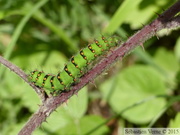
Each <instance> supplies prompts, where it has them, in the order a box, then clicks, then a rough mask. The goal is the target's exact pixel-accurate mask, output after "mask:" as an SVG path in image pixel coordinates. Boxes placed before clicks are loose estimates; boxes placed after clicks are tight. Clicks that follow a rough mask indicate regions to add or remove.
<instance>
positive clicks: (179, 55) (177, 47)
mask: <svg viewBox="0 0 180 135" xmlns="http://www.w3.org/2000/svg"><path fill="white" fill-rule="evenodd" d="M174 52H175V55H176V57H177V59H178V62H179V63H180V38H178V40H177V42H176V45H175V49H174Z"/></svg>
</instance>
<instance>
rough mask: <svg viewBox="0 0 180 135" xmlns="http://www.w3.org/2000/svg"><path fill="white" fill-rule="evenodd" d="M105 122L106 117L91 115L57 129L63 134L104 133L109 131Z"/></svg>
mask: <svg viewBox="0 0 180 135" xmlns="http://www.w3.org/2000/svg"><path fill="white" fill-rule="evenodd" d="M104 122H105V119H103V118H101V117H99V116H95V115H89V116H85V117H83V118H82V119H80V120H76V121H74V122H72V123H69V124H68V125H67V126H66V127H64V128H62V129H60V130H59V131H57V133H58V134H62V135H84V134H91V135H103V134H107V133H108V131H109V130H108V127H107V126H106V125H105V124H103V123H104Z"/></svg>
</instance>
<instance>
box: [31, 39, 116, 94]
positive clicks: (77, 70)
mask: <svg viewBox="0 0 180 135" xmlns="http://www.w3.org/2000/svg"><path fill="white" fill-rule="evenodd" d="M117 42H118V40H117V39H116V37H109V38H105V37H104V36H102V37H101V39H99V40H94V43H92V44H88V46H87V47H86V48H83V49H81V50H80V52H79V53H78V54H76V55H75V56H72V57H71V59H70V61H69V62H68V63H67V64H66V65H65V67H64V69H63V70H62V71H61V72H59V73H58V74H57V75H53V74H45V73H44V72H43V71H37V70H34V71H32V72H31V73H30V75H29V80H30V81H31V82H33V83H34V84H35V85H36V86H37V87H41V88H45V89H47V90H48V92H50V93H56V94H57V93H60V92H63V91H66V90H68V89H69V88H70V86H71V85H73V84H74V83H76V82H77V81H78V78H80V77H81V76H83V75H84V74H85V73H86V72H87V71H88V70H89V69H90V68H92V65H93V64H95V63H96V62H97V60H99V59H100V58H101V57H103V55H104V54H105V52H107V51H109V50H110V49H111V48H112V47H115V46H117Z"/></svg>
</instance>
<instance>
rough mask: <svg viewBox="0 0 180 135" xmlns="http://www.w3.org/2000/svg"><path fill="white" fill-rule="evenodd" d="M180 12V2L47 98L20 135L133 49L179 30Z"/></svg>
mask: <svg viewBox="0 0 180 135" xmlns="http://www.w3.org/2000/svg"><path fill="white" fill-rule="evenodd" d="M178 12H180V1H178V2H177V3H175V4H174V5H173V6H172V7H171V8H169V9H168V10H166V11H165V12H164V13H163V14H162V15H159V17H158V18H157V19H155V20H154V21H153V22H152V23H150V24H149V25H146V26H145V27H144V28H143V29H141V30H140V31H139V32H137V33H136V34H134V35H133V36H132V37H130V38H129V39H128V40H127V42H125V43H124V44H122V45H121V46H120V47H118V48H117V49H116V50H113V51H112V52H111V54H109V55H108V56H107V57H105V58H103V59H102V60H101V62H100V63H98V64H97V65H96V66H95V67H94V68H93V69H91V70H90V71H89V72H88V73H86V74H85V75H84V76H83V77H81V78H80V82H79V83H77V84H75V85H74V86H72V87H71V90H70V91H68V92H66V93H62V94H60V95H59V96H56V97H49V98H47V99H46V100H45V101H44V103H43V105H41V106H40V108H39V110H38V111H37V112H36V113H35V114H34V115H33V116H32V117H31V118H30V120H29V121H28V122H27V123H26V125H25V126H24V127H23V128H22V130H21V131H20V132H19V135H30V134H31V133H32V132H33V131H34V130H35V129H36V128H37V127H38V126H40V125H41V123H42V122H44V121H45V120H46V118H47V117H48V116H49V115H50V114H51V113H52V112H53V111H54V110H55V109H56V108H57V107H58V106H60V105H61V104H62V103H64V102H65V101H67V100H68V99H69V98H70V97H71V96H72V95H73V94H74V93H77V92H78V91H79V90H80V89H81V88H82V87H83V86H85V85H86V84H87V83H88V82H90V81H92V80H93V79H95V78H96V77H97V76H98V75H99V74H101V73H102V72H103V71H104V70H105V69H107V68H108V67H109V66H110V65H112V63H114V62H115V61H117V60H119V59H122V58H124V56H125V55H126V54H128V53H129V52H130V51H131V50H132V49H134V48H135V47H137V46H138V45H142V44H143V43H144V42H145V41H146V40H148V39H150V38H151V37H152V36H155V35H156V33H157V32H158V31H159V30H161V29H163V28H168V29H171V28H178V27H180V16H177V17H175V15H176V14H177V13H178Z"/></svg>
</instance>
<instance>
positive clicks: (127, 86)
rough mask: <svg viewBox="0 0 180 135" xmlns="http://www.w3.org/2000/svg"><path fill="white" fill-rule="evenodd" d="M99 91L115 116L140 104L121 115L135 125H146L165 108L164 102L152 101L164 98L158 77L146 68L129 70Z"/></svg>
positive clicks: (161, 82) (163, 91)
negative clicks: (158, 96)
mask: <svg viewBox="0 0 180 135" xmlns="http://www.w3.org/2000/svg"><path fill="white" fill-rule="evenodd" d="M100 89H101V91H102V92H103V98H104V99H105V100H107V102H108V103H109V104H110V106H111V107H112V108H113V110H114V111H115V112H116V113H120V112H122V111H125V109H127V108H128V107H130V106H132V105H133V104H135V103H138V102H142V103H141V104H138V105H136V106H134V107H131V108H129V109H128V110H126V111H125V112H124V113H123V114H122V116H123V117H124V118H125V119H127V120H129V121H131V122H133V123H137V124H138V123H142V124H144V123H147V122H150V121H151V120H152V119H153V117H154V116H155V115H157V114H158V112H159V111H161V109H162V108H163V107H164V106H165V104H166V102H165V100H164V99H162V98H155V97H154V96H156V95H161V94H166V87H165V83H164V82H163V79H162V77H161V75H160V74H159V73H158V72H157V71H156V70H154V69H153V68H151V67H148V66H132V67H129V68H127V69H125V70H123V71H122V72H121V73H120V74H118V75H117V76H116V77H114V78H113V79H111V80H108V81H106V82H105V83H104V84H103V85H101V87H100ZM143 100H144V101H143Z"/></svg>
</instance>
